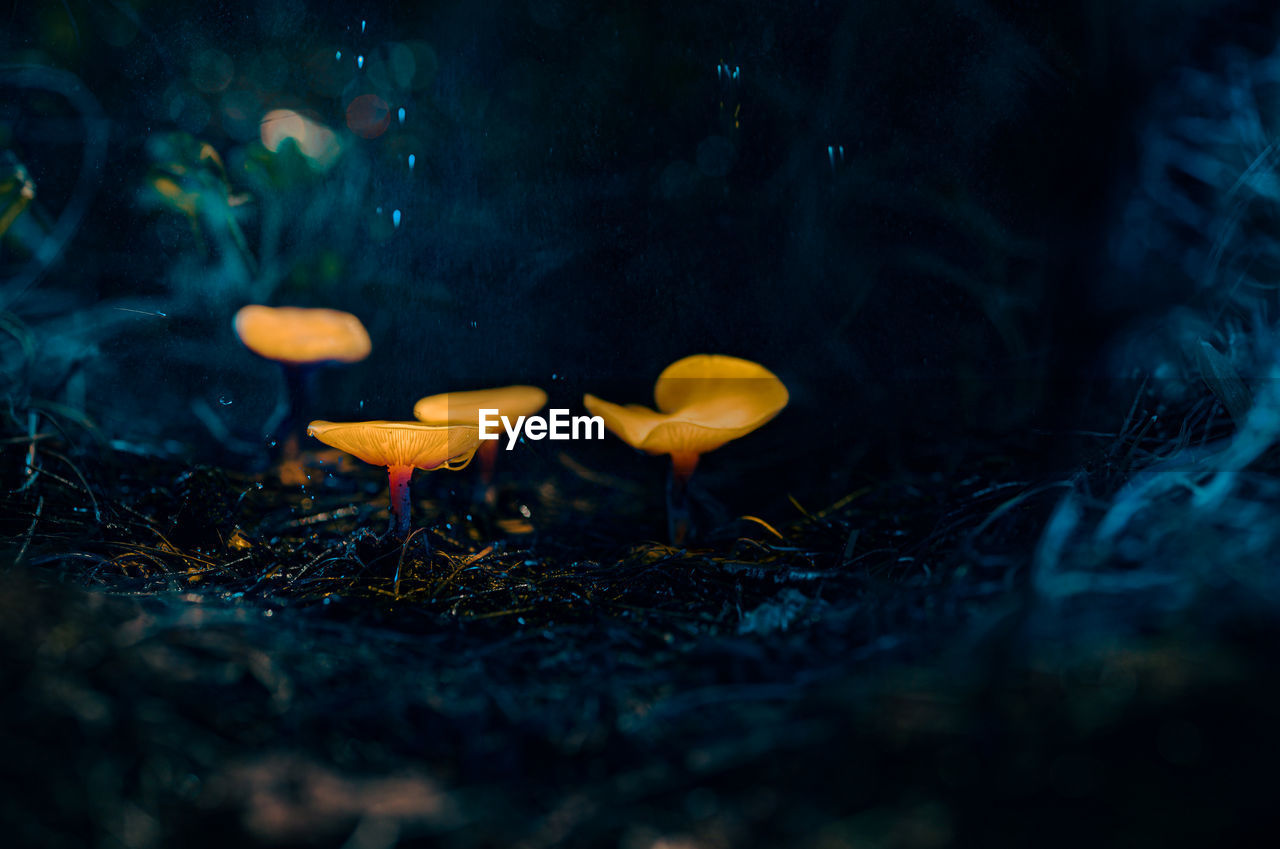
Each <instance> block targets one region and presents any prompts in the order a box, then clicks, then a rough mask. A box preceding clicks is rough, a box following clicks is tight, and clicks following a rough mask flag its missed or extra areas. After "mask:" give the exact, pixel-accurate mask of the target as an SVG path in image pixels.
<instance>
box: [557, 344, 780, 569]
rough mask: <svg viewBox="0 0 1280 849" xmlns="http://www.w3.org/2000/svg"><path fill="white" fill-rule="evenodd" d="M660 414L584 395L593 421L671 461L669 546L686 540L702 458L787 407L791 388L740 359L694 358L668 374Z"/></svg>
mask: <svg viewBox="0 0 1280 849" xmlns="http://www.w3.org/2000/svg"><path fill="white" fill-rule="evenodd" d="M653 397H654V400H655V401H656V402H657V406H658V409H657V410H656V411H655V410H651V409H649V408H648V407H644V406H641V405H639V404H628V405H627V406H625V407H624V406H621V405H618V404H611V403H609V402H608V401H602V400H601V399H599V398H597V397H595V396H594V395H586V396H584V398H583V403H585V404H586V407H587V410H588V411H590V413H591V414H592V415H593V416H600V417H601V418H602V419H603V420H604V426H605V427H606V428H608V429H609V430H611V431H613V433H614V434H616V435H617V436H618V437H619V438H621V439H622V441H623V442H625V443H627V444H628V445H630V446H631V447H633V448H638V449H640V450H641V451H645V452H648V453H649V454H670V455H671V477H670V479H669V481H668V485H667V523H668V530H669V531H670V534H671V541H672V542H674V543H677V544H679V543H682V542H684V540H685V538H686V537H687V536H688V535H689V532H690V529H691V524H692V522H691V517H690V512H689V502H688V485H689V478H690V476H692V475H693V470H694V468H696V467H697V465H698V458H699V457H701V456H702V455H703V454H705V453H707V452H708V451H714V450H715V449H717V448H719V447H720V446H721V445H724V444H725V443H726V442H730V441H732V440H734V439H737V438H738V437H740V436H746V435H747V434H748V433H751V431H753V430H755V429H756V428H758V427H760V426H761V425H763V424H765V423H766V422H768V421H769V420H770V419H772V418H773V417H774V416H776V415H777V414H778V413H779V412H780V411H781V410H782V408H783V407H785V406H786V405H787V400H788V395H787V387H786V386H784V385H783V384H782V381H781V380H779V379H778V378H777V376H776V375H774V374H773V372H771V371H769V370H768V369H766V368H765V367H764V366H762V365H760V364H758V363H753V362H751V361H750V360H743V359H739V358H737V357H728V356H723V355H720V354H697V355H695V356H692V357H685V358H684V359H682V360H677V361H676V362H674V363H672V364H671V365H669V366H667V368H666V369H665V370H663V372H662V374H660V375H659V376H658V381H657V383H656V384H655V385H654V388H653Z"/></svg>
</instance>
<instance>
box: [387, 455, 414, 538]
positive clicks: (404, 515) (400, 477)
mask: <svg viewBox="0 0 1280 849" xmlns="http://www.w3.org/2000/svg"><path fill="white" fill-rule="evenodd" d="M387 473H388V477H389V478H390V481H391V527H390V532H391V534H392V536H396V537H401V538H403V537H405V536H406V535H408V533H409V480H410V479H411V478H412V477H413V466H388V467H387Z"/></svg>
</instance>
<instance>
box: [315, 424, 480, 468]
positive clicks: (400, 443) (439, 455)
mask: <svg viewBox="0 0 1280 849" xmlns="http://www.w3.org/2000/svg"><path fill="white" fill-rule="evenodd" d="M307 434H308V435H310V436H314V437H315V438H316V439H318V440H320V441H321V442H323V443H324V444H326V445H332V446H333V447H334V448H339V449H341V450H343V451H346V452H347V453H348V454H353V455H355V456H356V457H359V458H360V459H361V460H364V461H365V462H366V463H369V464H371V465H374V466H413V467H415V468H418V469H423V470H425V471H431V470H432V469H439V468H445V469H450V470H454V471H456V470H457V469H461V468H463V467H465V466H466V465H467V464H468V463H470V462H471V458H472V457H473V456H474V455H475V453H476V449H477V448H479V447H480V428H478V427H475V426H465V425H428V424H423V423H421V422H386V421H371V422H325V421H316V422H312V423H311V424H310V425H308V426H307Z"/></svg>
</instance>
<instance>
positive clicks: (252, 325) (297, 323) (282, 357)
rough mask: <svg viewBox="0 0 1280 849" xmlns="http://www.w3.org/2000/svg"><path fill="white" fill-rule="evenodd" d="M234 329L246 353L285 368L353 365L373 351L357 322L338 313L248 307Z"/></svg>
mask: <svg viewBox="0 0 1280 849" xmlns="http://www.w3.org/2000/svg"><path fill="white" fill-rule="evenodd" d="M235 328H236V335H237V336H239V337H240V341H241V342H243V343H244V345H245V347H246V348H248V349H249V350H250V351H253V352H254V353H255V354H257V355H258V356H260V357H265V358H266V359H268V360H275V361H276V362H279V363H284V364H285V365H295V366H299V365H309V364H315V363H329V362H338V363H356V362H359V361H360V360H363V359H364V358H365V357H367V356H369V351H370V350H372V348H373V345H372V343H370V342H369V333H368V331H366V330H365V329H364V325H363V324H361V323H360V319H358V318H356V317H355V316H354V315H352V314H351V313H349V312H342V311H340V310H329V309H309V308H305V307H264V306H262V305H260V304H250V305H249V306H247V307H242V308H241V309H240V311H239V312H237V313H236V318H235Z"/></svg>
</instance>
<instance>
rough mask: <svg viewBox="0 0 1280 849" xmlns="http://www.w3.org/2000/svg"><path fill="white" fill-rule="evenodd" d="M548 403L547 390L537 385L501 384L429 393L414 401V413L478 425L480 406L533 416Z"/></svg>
mask: <svg viewBox="0 0 1280 849" xmlns="http://www.w3.org/2000/svg"><path fill="white" fill-rule="evenodd" d="M546 405H547V393H545V392H543V391H542V390H541V389H539V388H538V387H536V386H499V387H497V388H495V389H477V390H474V391H471V392H442V393H440V394H439V395H428V396H427V397H426V398H421V399H419V401H418V403H416V404H414V405H413V417H414V418H416V419H418V420H419V421H423V422H427V423H429V424H467V425H478V424H479V422H480V411H481V410H497V411H498V414H499V415H503V416H507V417H511V416H531V415H533V414H534V413H536V412H538V411H539V410H541V409H542V408H543V407H545V406H546Z"/></svg>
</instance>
